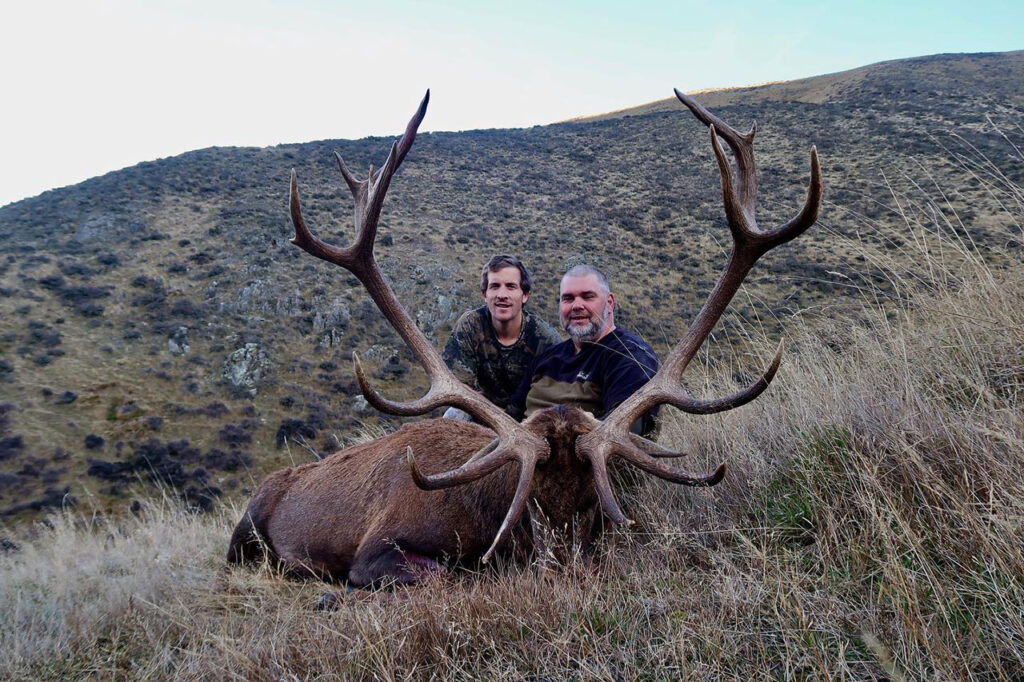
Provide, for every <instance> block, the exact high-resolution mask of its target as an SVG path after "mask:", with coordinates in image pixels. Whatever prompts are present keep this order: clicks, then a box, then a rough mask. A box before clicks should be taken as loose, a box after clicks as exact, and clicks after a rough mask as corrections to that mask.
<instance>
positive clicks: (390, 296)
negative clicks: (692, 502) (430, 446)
mask: <svg viewBox="0 0 1024 682" xmlns="http://www.w3.org/2000/svg"><path fill="white" fill-rule="evenodd" d="M676 95H677V96H678V98H679V100H680V101H681V102H682V103H683V104H685V105H686V106H687V107H688V108H689V109H690V111H691V112H693V114H694V115H695V116H696V117H697V118H698V119H699V120H700V121H701V122H703V123H704V124H705V125H707V126H708V128H709V129H710V137H711V146H712V148H713V150H714V153H715V156H716V159H717V161H718V165H719V170H720V174H721V183H722V195H723V200H724V205H725V214H726V218H727V221H728V224H729V229H730V231H731V232H732V236H733V248H732V251H731V253H730V256H729V260H728V263H727V265H726V267H725V270H724V271H723V272H722V274H721V276H720V277H719V280H718V283H717V284H716V285H715V287H714V289H713V291H712V292H711V294H710V296H709V297H708V300H707V301H706V302H705V303H704V305H703V307H702V308H701V310H700V312H699V313H698V315H697V317H696V318H695V319H694V321H693V323H692V324H691V325H690V328H689V329H688V330H687V332H686V334H685V335H684V336H683V338H682V339H681V340H680V341H679V342H678V343H677V344H676V345H675V347H674V348H673V349H672V351H671V352H670V354H669V355H668V357H667V359H666V361H665V363H664V365H663V366H662V367H661V369H660V370H659V371H658V373H657V374H656V375H655V376H654V377H653V378H652V379H651V380H650V382H649V383H648V384H646V385H645V386H644V387H643V388H641V389H640V390H639V391H637V392H636V393H635V394H634V395H633V396H632V397H630V398H629V399H627V400H626V401H625V402H623V403H622V404H621V405H619V406H618V407H617V408H616V409H615V410H613V411H612V412H611V413H610V414H608V415H606V416H605V418H604V420H603V421H598V420H597V419H595V418H594V417H592V416H591V415H589V414H587V413H585V412H583V411H581V410H579V409H578V408H575V407H570V406H559V407H553V408H548V409H547V410H544V411H541V412H539V413H537V414H535V415H533V416H532V417H531V418H530V419H528V420H526V421H525V422H523V423H522V424H520V423H518V422H516V421H515V420H514V419H512V418H511V417H510V416H509V415H507V414H506V413H505V412H504V411H502V410H501V409H500V408H498V407H497V406H495V405H493V404H492V403H490V402H489V401H487V400H486V399H485V398H483V397H482V396H481V395H479V394H477V393H476V392H474V391H472V390H471V389H470V388H469V387H467V386H465V385H464V384H462V383H461V382H459V381H458V379H456V378H455V376H454V375H453V374H452V373H451V372H450V371H449V370H448V368H447V366H446V365H445V364H444V362H443V361H442V360H441V357H440V355H439V354H438V353H437V351H436V350H435V349H434V348H433V346H432V345H431V344H430V342H429V341H428V340H427V339H426V337H425V336H424V335H423V333H422V332H421V331H420V330H419V328H418V327H417V326H416V324H415V323H414V322H413V321H412V319H411V318H410V316H409V314H408V313H407V312H406V311H405V309H404V308H403V307H402V305H401V304H400V303H399V301H398V299H397V297H396V296H395V293H394V291H393V290H392V289H391V287H390V286H389V285H388V283H387V281H386V280H385V278H384V276H383V274H382V273H381V271H380V269H379V268H378V266H377V264H376V261H375V259H374V255H373V246H374V240H375V237H376V231H377V221H378V218H379V217H380V213H381V208H382V206H383V202H384V197H385V195H386V193H387V190H388V187H389V186H390V184H391V179H392V177H393V176H394V174H395V172H396V171H397V170H398V167H399V165H400V164H401V163H402V160H403V159H404V158H405V156H406V154H407V153H408V152H409V149H410V148H411V147H412V144H413V141H414V140H415V138H416V131H417V129H418V127H419V125H420V123H421V122H422V120H423V117H424V115H425V114H426V109H427V103H428V102H429V99H430V93H429V91H428V92H427V95H426V96H425V97H424V98H423V101H422V102H421V104H420V106H419V108H418V109H417V111H416V113H415V114H414V115H413V117H412V119H411V120H410V121H409V125H408V127H407V128H406V131H405V134H404V135H403V136H402V138H401V139H400V140H399V141H397V142H396V143H395V144H394V145H393V146H392V148H391V152H390V154H389V155H388V158H387V160H386V161H385V163H384V165H383V166H382V167H381V168H380V169H378V170H376V171H375V170H374V169H373V167H372V166H371V167H370V170H369V173H368V174H367V177H366V179H365V180H358V179H356V177H355V176H354V175H353V174H352V173H351V172H349V170H348V168H347V167H346V166H345V163H344V161H343V160H342V158H341V156H340V155H337V154H336V155H335V156H336V157H337V161H338V167H339V169H340V171H341V174H342V176H343V177H344V179H345V182H346V183H347V184H348V187H349V189H350V191H351V193H352V196H353V198H354V200H355V232H356V234H355V240H354V242H353V243H352V245H351V246H348V247H346V248H338V247H335V246H331V245H328V244H325V243H324V242H322V241H321V240H320V239H318V238H317V237H315V236H314V235H313V234H312V233H311V232H310V231H309V229H308V228H307V227H306V223H305V220H304V219H303V217H302V211H301V208H300V201H299V192H298V184H297V181H296V176H295V172H294V171H293V172H292V179H291V202H290V205H291V215H292V222H293V224H294V226H295V238H294V239H293V240H292V242H293V243H294V244H296V245H298V246H299V247H301V248H302V249H304V250H306V251H307V252H309V253H310V254H312V255H314V256H316V257H317V258H320V259H323V260H326V261H328V262H330V263H334V264H336V265H340V266H342V267H344V268H345V269H347V270H349V271H350V272H352V273H353V274H354V275H355V276H356V277H357V278H359V280H360V282H362V284H363V286H364V287H365V288H366V290H367V292H368V293H369V294H370V296H371V297H372V298H373V300H374V302H375V303H376V304H377V307H378V308H379V309H380V311H381V313H382V314H383V315H384V317H385V318H386V319H387V320H388V321H389V322H390V323H391V325H392V326H393V327H394V328H395V330H396V331H397V332H398V334H399V335H400V336H401V337H402V339H403V340H404V341H405V343H406V344H407V345H408V346H409V348H410V350H412V352H413V354H414V355H415V356H416V358H417V359H418V361H419V362H420V363H421V364H422V365H423V367H424V369H425V370H426V373H427V376H428V377H429V379H430V388H429V389H428V390H427V393H426V394H425V395H424V396H422V397H421V398H419V399H416V400H413V401H409V402H396V401H392V400H388V399H387V398H384V397H383V396H381V395H380V394H379V393H378V392H377V391H376V390H375V389H374V388H373V386H371V385H370V383H369V380H368V379H367V377H366V375H365V373H364V372H363V369H362V367H361V365H360V362H359V357H358V355H356V354H355V353H353V362H354V365H355V372H356V377H357V379H358V381H359V386H360V388H361V390H362V392H363V395H364V396H365V397H366V399H367V401H368V402H369V403H370V404H371V405H373V406H374V407H376V408H377V409H379V410H381V411H383V412H386V413H389V414H394V415H400V416H413V415H422V414H425V413H427V412H429V411H431V410H433V409H436V408H439V407H443V406H449V405H450V406H455V407H458V408H460V409H462V410H465V411H466V412H469V413H470V414H472V415H473V416H474V417H475V418H476V419H477V420H478V421H479V422H481V423H482V424H484V425H486V426H487V427H488V428H490V429H491V430H492V431H493V432H494V434H495V438H494V440H493V441H491V442H490V443H489V444H488V445H486V446H485V447H483V448H481V449H480V450H479V451H477V452H476V453H475V454H473V455H472V456H471V457H469V458H468V459H467V461H466V462H465V463H464V464H462V465H461V466H459V467H458V468H456V469H453V470H450V471H445V472H440V473H435V474H425V473H423V472H421V471H420V469H419V467H418V466H417V462H416V453H415V452H414V450H413V448H412V447H408V448H407V451H406V457H407V458H408V464H409V469H410V472H411V476H412V478H413V480H414V481H415V483H416V485H417V486H419V487H420V488H421V489H424V490H437V489H441V488H448V487H452V486H459V485H464V484H468V483H470V482H473V481H478V480H481V479H483V478H485V477H487V476H489V475H492V474H494V472H496V471H497V470H498V469H501V468H503V467H504V466H505V465H507V464H509V463H512V462H516V463H517V465H518V469H519V473H518V477H517V481H516V483H515V493H514V495H513V497H512V502H511V504H510V505H509V507H508V510H507V513H506V514H505V516H504V520H503V521H502V523H501V526H500V528H499V529H498V531H497V533H496V534H495V536H494V539H493V541H492V542H491V544H490V547H489V548H488V549H487V551H486V552H485V553H484V555H483V560H484V561H485V562H486V561H487V560H488V559H489V558H490V557H491V556H492V555H493V553H494V552H495V550H496V548H497V547H498V546H499V545H500V544H501V543H502V542H503V541H505V540H506V539H507V538H508V537H509V535H510V533H511V532H512V530H513V529H514V528H515V527H516V526H517V524H518V522H519V521H520V519H521V517H522V515H523V513H524V511H525V510H527V508H528V506H529V505H530V502H531V500H532V501H533V504H534V506H535V508H536V509H537V510H538V511H539V512H541V513H543V514H544V515H545V516H546V517H547V518H548V519H549V520H550V521H551V522H552V523H553V525H555V526H559V527H561V526H563V525H567V524H570V523H571V522H572V521H573V518H574V517H575V516H579V517H582V519H581V523H582V524H586V523H587V519H588V518H591V517H592V515H593V514H594V513H596V510H597V508H598V505H599V506H600V508H601V510H603V512H604V513H605V514H606V515H607V516H608V517H610V518H611V519H612V520H613V521H615V522H616V523H620V524H625V523H630V521H629V520H628V519H627V518H626V516H625V514H623V512H622V510H621V508H620V507H619V504H618V502H617V501H616V499H615V494H614V492H613V491H612V488H611V484H610V482H609V479H608V461H609V460H610V459H611V458H612V457H620V458H622V459H624V460H625V461H627V462H629V463H630V464H632V465H634V466H636V467H638V468H639V469H641V470H643V471H645V472H647V473H649V474H652V475H654V476H657V477H659V478H662V479H665V480H667V481H671V482H673V483H678V484H682V485H689V486H711V485H715V484H716V483H718V482H719V481H721V480H722V478H723V476H724V475H725V464H721V465H720V466H719V467H718V468H717V469H716V470H715V471H714V472H712V473H710V474H695V473H691V472H687V471H684V470H681V469H678V468H676V467H674V466H671V465H669V464H667V463H666V462H665V461H664V459H663V458H666V457H678V456H681V454H682V453H679V452H674V451H670V450H666V449H664V448H662V447H660V446H659V445H657V444H656V443H654V442H652V441H650V440H647V439H645V438H641V437H639V436H636V435H634V434H631V433H630V431H629V429H630V426H631V425H632V424H633V422H634V421H636V419H638V418H639V417H640V416H641V415H643V414H644V413H645V412H647V411H648V410H650V409H651V408H653V407H655V406H657V405H662V404H669V405H673V406H675V407H677V408H678V409H680V410H682V411H684V412H688V413H691V414H712V413H715V412H720V411H723V410H728V409H732V408H735V407H739V406H740V405H743V404H745V403H747V402H749V401H751V400H753V399H754V398H756V397H757V396H758V395H760V394H761V392H763V391H764V390H765V388H767V386H768V384H769V383H770V382H771V380H772V378H773V377H774V376H775V372H776V371H777V369H778V367H779V362H780V360H781V357H782V346H781V344H780V346H779V349H778V351H777V352H776V354H775V358H774V360H773V361H772V362H771V363H770V365H769V366H768V368H767V370H766V371H765V372H764V374H763V375H762V376H761V378H760V379H759V380H758V381H756V382H755V383H754V384H753V385H751V386H749V387H748V388H746V389H744V390H742V391H739V392H737V393H735V394H733V395H731V396H727V397H725V398H719V399H715V400H703V399H698V398H695V397H693V396H691V395H689V394H688V393H687V392H686V390H685V389H684V388H683V386H682V384H681V376H682V373H683V371H684V370H685V369H686V366H687V365H688V364H689V362H690V361H691V360H692V359H693V357H694V355H695V354H696V352H697V350H698V349H699V348H700V346H701V344H702V343H703V342H704V340H705V339H706V338H707V337H708V335H709V334H710V332H711V329H712V328H713V327H714V325H715V323H716V322H717V321H718V319H719V318H720V317H721V315H722V313H723V312H724V311H725V309H726V307H727V306H728V304H729V301H730V300H731V299H732V297H733V296H734V295H735V293H736V291H737V290H738V289H739V287H740V285H741V284H742V282H743V279H744V277H746V275H747V273H748V272H749V271H750V268H751V267H753V265H754V263H755V262H756V261H757V259H758V258H760V257H761V256H762V255H763V254H764V253H766V252H767V251H768V250H770V249H771V248H773V247H775V246H777V245H779V244H782V243H785V242H787V241H789V240H791V239H793V238H795V237H797V236H798V235H799V234H801V233H802V232H803V231H804V230H806V229H807V228H808V227H810V225H811V224H813V223H814V221H815V220H816V218H817V214H818V208H819V205H820V202H821V190H822V183H821V172H820V168H819V165H818V158H817V153H816V151H815V150H814V149H813V148H812V150H811V180H810V187H809V189H808V193H807V199H806V201H805V203H804V206H803V208H802V210H801V211H800V212H799V214H798V215H797V216H796V217H795V218H793V219H792V220H790V221H789V222H787V223H785V224H784V225H781V226H779V227H776V228H774V229H771V230H766V231H762V230H760V229H759V228H758V227H757V224H756V222H755V219H754V206H755V204H756V199H757V181H756V173H755V168H754V155H753V139H754V134H755V130H756V129H755V128H753V127H752V128H751V130H750V131H749V132H748V133H740V132H738V131H736V130H735V129H733V128H732V127H730V126H729V125H727V124H726V123H725V122H723V121H722V120H721V119H719V118H717V117H716V116H715V115H714V114H712V113H710V112H709V111H707V110H706V109H704V108H703V107H702V106H701V105H700V104H698V103H697V102H696V101H695V100H693V99H692V98H690V97H688V96H686V95H684V94H682V93H680V92H679V91H678V90H677V91H676ZM720 137H721V138H724V139H725V141H726V143H727V144H728V146H729V147H730V148H731V149H732V151H733V154H734V155H735V157H736V167H737V174H736V176H735V178H734V175H733V171H732V169H731V167H730V164H729V161H728V159H727V158H726V156H725V152H724V151H723V149H722V146H721V143H720V142H719V138H720ZM535 540H536V538H535Z"/></svg>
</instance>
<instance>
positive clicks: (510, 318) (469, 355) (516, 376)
mask: <svg viewBox="0 0 1024 682" xmlns="http://www.w3.org/2000/svg"><path fill="white" fill-rule="evenodd" d="M531 289H532V282H531V279H530V273H529V272H528V271H527V270H526V266H524V265H523V263H522V261H520V260H519V259H518V258H516V257H515V256H510V255H508V254H499V255H497V256H494V257H493V258H491V260H490V261H489V262H488V263H487V265H485V266H484V268H483V271H482V272H481V273H480V293H481V294H482V295H483V298H484V305H482V306H480V307H479V308H476V309H474V310H470V311H468V312H466V313H464V314H463V315H462V316H461V317H460V318H459V319H458V321H457V322H456V323H455V327H454V328H453V329H452V335H451V336H450V337H449V338H448V342H447V343H446V344H445V346H444V351H443V353H442V358H443V359H444V361H445V364H447V365H448V367H449V368H450V369H451V370H452V373H453V374H455V376H456V377H457V378H458V379H459V380H460V381H462V382H463V383H465V384H466V385H468V386H469V387H470V388H473V389H474V390H477V391H479V392H480V393H482V394H483V395H484V397H485V398H487V399H488V400H490V401H491V402H492V403H494V404H495V405H497V406H498V407H500V408H501V409H503V410H504V409H508V404H509V399H510V398H511V397H512V394H513V393H515V391H516V388H517V387H518V386H519V383H520V382H521V381H522V378H523V375H524V374H525V372H526V369H527V367H529V366H530V363H531V362H533V360H534V358H535V357H536V356H537V354H538V353H539V352H540V351H542V350H544V349H545V348H547V347H549V346H551V345H553V344H556V343H560V342H561V340H562V339H561V338H560V337H559V336H558V332H556V331H555V330H554V328H552V327H551V325H549V324H548V323H547V322H545V321H544V320H542V319H540V318H538V317H537V316H536V315H531V314H530V313H528V312H526V311H525V310H523V306H524V305H525V304H526V302H527V301H528V300H529V298H530V290H531ZM444 416H445V417H448V418H449V419H462V420H465V421H470V420H471V417H470V416H469V415H468V414H467V413H465V412H463V411H462V410H459V409H457V408H454V407H450V408H448V410H447V411H446V412H445V414H444Z"/></svg>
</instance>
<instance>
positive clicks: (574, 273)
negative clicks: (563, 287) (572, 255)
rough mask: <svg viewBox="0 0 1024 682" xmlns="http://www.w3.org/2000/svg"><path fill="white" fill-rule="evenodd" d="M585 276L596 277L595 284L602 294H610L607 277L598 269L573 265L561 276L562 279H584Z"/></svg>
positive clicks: (584, 265)
mask: <svg viewBox="0 0 1024 682" xmlns="http://www.w3.org/2000/svg"><path fill="white" fill-rule="evenodd" d="M587 275H594V276H595V277H597V283H598V284H600V285H601V287H602V288H603V289H604V293H605V294H608V293H610V292H611V290H612V288H611V285H609V284H608V276H607V275H605V274H604V272H602V271H601V269H600V268H596V267H594V266H593V265H586V264H581V265H574V266H572V267H571V268H569V269H568V270H566V271H565V274H564V275H562V279H565V278H566V277H586V276H587Z"/></svg>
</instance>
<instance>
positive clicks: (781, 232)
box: [576, 90, 821, 523]
mask: <svg viewBox="0 0 1024 682" xmlns="http://www.w3.org/2000/svg"><path fill="white" fill-rule="evenodd" d="M675 93H676V97H678V98H679V101H681V102H682V103H683V104H685V105H686V106H687V107H688V108H689V109H690V111H691V112H693V115H694V116H696V117H697V118H698V119H699V120H700V121H701V122H702V123H704V125H706V126H708V127H709V128H710V129H711V146H712V148H713V149H714V151H715V157H716V158H717V159H718V168H719V171H720V174H721V177H722V199H723V202H724V204H725V217H726V220H727V222H728V223H729V229H730V231H731V232H732V237H733V248H732V252H731V253H730V254H729V261H728V263H727V264H726V266H725V270H723V271H722V274H721V276H720V277H719V278H718V282H717V283H716V284H715V288H714V289H713V290H712V292H711V295H710V296H709V297H708V300H707V301H706V302H705V303H704V306H703V307H702V308H701V310H700V312H699V313H698V314H697V317H696V319H694V321H693V323H692V324H691V325H690V328H689V329H688V330H687V332H686V335H685V336H683V338H682V339H681V340H680V341H679V343H677V344H676V346H675V347H674V348H673V349H672V352H671V353H669V356H668V358H667V359H666V360H665V364H664V365H662V367H661V368H660V369H659V370H658V373H657V374H656V375H655V376H654V377H653V378H652V379H651V380H650V381H649V382H648V383H647V384H645V385H644V386H643V387H642V388H641V389H640V390H638V391H637V392H636V393H634V394H633V395H632V396H630V397H629V398H628V399H626V400H625V401H624V402H623V403H622V404H621V405H619V406H618V407H617V408H615V409H614V410H613V411H612V412H611V414H609V415H607V416H606V417H605V418H604V421H603V422H602V423H601V424H600V426H598V427H597V428H595V429H594V430H593V431H592V432H590V433H588V434H586V435H585V436H582V437H580V438H579V440H578V441H577V445H576V452H577V454H580V455H582V456H585V457H587V458H588V459H589V460H590V463H591V465H592V466H593V470H594V481H595V483H596V485H597V491H598V496H599V497H600V499H601V506H602V507H603V508H604V510H605V513H606V514H608V516H610V517H611V518H612V520H614V521H615V522H617V523H628V522H629V521H628V519H627V518H626V517H625V515H624V514H623V513H622V510H621V509H620V508H619V505H618V503H617V502H616V500H615V495H614V493H613V492H612V489H611V485H610V484H609V482H608V468H607V467H608V459H609V458H610V457H612V456H614V455H619V456H621V457H623V458H624V459H625V460H626V461H628V462H630V463H631V464H633V465H635V466H637V467H639V468H640V469H643V470H644V471H646V472H648V473H650V474H653V475H655V476H658V477H660V478H664V479H666V480H669V481H672V482H675V483H685V484H689V485H714V484H716V483H718V482H719V481H720V480H722V477H723V476H724V475H725V464H721V465H719V467H718V469H716V470H715V471H714V473H712V474H710V475H706V476H695V475H693V474H690V473H687V472H685V471H681V470H679V469H676V468H674V467H671V466H668V465H666V464H665V463H664V462H660V461H658V460H657V459H655V458H654V457H655V456H665V455H666V453H665V452H663V451H662V452H658V451H656V446H654V444H653V443H650V442H649V441H648V442H647V443H643V442H639V441H638V439H636V438H631V437H629V428H630V426H631V425H632V424H633V422H634V421H636V419H638V418H639V417H640V416H641V415H642V414H644V413H645V412H647V411H648V410H650V409H651V408H652V407H654V406H656V405H662V404H668V405H673V406H675V407H678V408H679V409H680V410H683V411H684V412H689V413H691V414H713V413H715V412H721V411H724V410H731V409H733V408H734V407H739V406H741V405H744V404H746V403H748V402H750V401H751V400H753V399H754V398H756V397H757V396H758V395H760V394H761V392H762V391H764V389H766V388H767V387H768V384H769V383H771V380H772V379H773V378H774V377H775V372H776V371H777V370H778V368H779V362H780V361H781V360H782V344H781V343H780V344H779V347H778V350H777V351H776V352H775V359H774V360H772V363H771V364H770V365H769V367H768V369H767V370H766V371H765V373H764V375H763V376H762V377H761V378H760V379H759V380H758V381H757V382H755V383H754V384H753V385H751V386H749V387H747V388H746V389H744V390H742V391H739V392H737V393H734V394H733V395H730V396H727V397H725V398H719V399H717V400H699V399H697V398H694V397H693V396H691V395H690V394H689V393H688V392H687V391H686V389H685V388H683V386H682V384H681V383H680V382H681V379H682V374H683V371H684V370H685V369H686V367H687V365H688V364H689V363H690V360H692V359H693V357H694V355H695V354H696V353H697V350H698V349H699V348H700V346H701V344H702V343H704V340H705V339H706V338H707V337H708V334H710V333H711V329H712V328H713V327H714V326H715V323H716V322H718V319H719V318H720V317H721V316H722V313H723V312H724V311H725V309H726V307H727V306H728V305H729V301H731V300H732V297H733V296H734V295H735V294H736V291H737V290H738V289H739V287H740V284H742V283H743V279H744V278H745V277H746V276H747V273H748V272H750V268H752V267H753V266H754V263H755V262H757V259H758V258H760V257H761V256H763V255H764V254H765V253H766V252H768V251H769V250H770V249H772V248H774V247H776V246H778V245H779V244H784V243H786V242H788V241H789V240H791V239H794V238H796V237H797V236H799V235H800V234H801V233H802V232H804V230H806V229H807V228H809V227H810V226H811V225H813V224H814V221H815V220H817V218H818V208H819V206H820V205H821V168H820V167H819V165H818V152H817V150H816V148H814V147H811V180H810V185H809V187H808V189H807V200H806V201H805V202H804V206H803V208H802V209H801V210H800V213H798V214H797V215H796V217H795V218H793V219H791V220H789V221H788V222H786V223H785V224H783V225H781V226H779V227H777V228H775V229H772V230H769V231H767V232H762V231H761V230H759V229H758V227H757V223H756V221H755V219H754V206H755V204H756V203H757V177H756V172H755V168H754V134H755V132H756V131H757V125H756V124H755V125H753V126H751V128H750V132H748V133H745V134H744V133H740V132H739V131H737V130H736V129H734V128H733V127H731V126H730V125H728V124H727V123H725V122H724V121H722V120H721V119H720V118H718V117H717V116H715V115H714V114H712V113H711V112H710V111H708V110H707V109H705V108H704V107H703V106H701V105H700V104H699V103H698V102H697V101H696V100H694V99H693V98H691V97H689V96H687V95H684V94H683V93H681V92H679V91H678V90H676V91H675ZM719 135H721V136H722V137H723V138H725V141H726V143H728V145H729V147H730V148H732V151H733V154H734V155H735V156H736V166H737V171H738V177H737V179H736V182H735V184H734V183H733V175H732V169H731V168H730V167H729V161H728V159H727V158H726V156H725V152H724V151H723V150H722V145H721V144H720V143H719V141H718V137H719ZM652 455H653V456H652Z"/></svg>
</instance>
